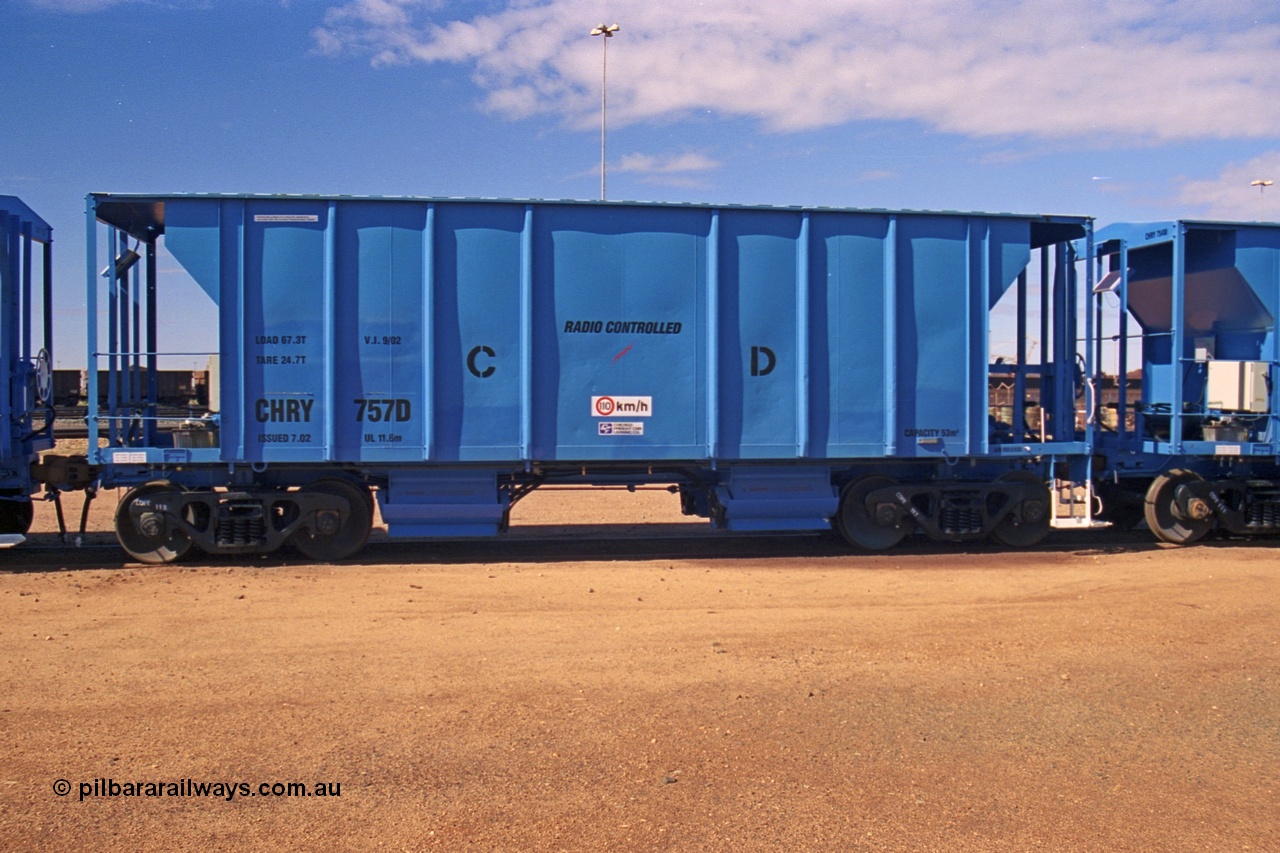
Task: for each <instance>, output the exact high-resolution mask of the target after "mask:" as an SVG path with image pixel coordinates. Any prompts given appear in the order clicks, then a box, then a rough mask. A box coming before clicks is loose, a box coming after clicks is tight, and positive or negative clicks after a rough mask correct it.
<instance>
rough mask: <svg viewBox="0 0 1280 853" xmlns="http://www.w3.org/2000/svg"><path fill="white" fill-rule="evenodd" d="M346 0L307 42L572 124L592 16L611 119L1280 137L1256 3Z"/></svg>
mask: <svg viewBox="0 0 1280 853" xmlns="http://www.w3.org/2000/svg"><path fill="white" fill-rule="evenodd" d="M450 8H452V7H451V6H449V5H447V4H444V3H442V2H434V0H349V2H346V3H344V4H342V5H339V6H335V7H332V8H330V10H329V11H328V13H327V14H326V16H325V21H324V26H323V27H321V28H318V29H317V30H316V33H315V39H316V43H317V46H318V47H319V48H320V50H321V51H322V52H325V53H329V54H337V53H341V52H345V51H354V52H357V53H360V54H364V55H368V56H369V57H370V58H371V61H372V62H373V63H374V64H403V63H412V62H450V63H462V64H465V65H469V66H470V67H472V69H473V71H474V75H475V79H476V81H477V83H478V84H479V85H480V86H481V87H483V88H484V89H485V90H486V91H487V96H486V101H485V103H486V106H487V107H488V108H489V109H491V110H493V111H495V112H498V113H501V114H504V115H508V116H511V117H524V116H530V115H535V114H549V115H558V116H562V117H564V118H565V120H566V121H568V122H569V123H570V124H572V125H575V126H580V127H584V128H585V127H589V126H590V124H591V122H592V121H593V119H594V115H595V109H596V107H597V105H598V98H599V85H600V71H601V51H602V49H603V45H602V41H603V39H600V38H592V37H590V36H589V35H588V32H589V31H590V29H591V27H592V26H594V25H595V24H597V23H599V22H601V21H602V20H604V19H605V18H608V21H609V22H610V23H612V22H614V21H617V22H618V23H619V24H620V25H621V27H622V29H621V32H619V34H618V36H617V37H616V38H614V39H612V40H611V41H610V43H609V49H608V50H609V54H608V56H609V58H608V65H609V112H610V121H611V122H613V123H615V124H617V125H623V124H626V123H634V122H640V121H648V120H655V119H656V120H664V119H671V118H679V117H681V116H683V115H687V114H690V113H693V112H696V111H706V110H711V111H714V112H716V113H718V114H720V115H722V116H730V117H742V116H745V117H750V118H754V119H756V120H758V121H760V122H762V123H763V124H764V125H765V126H766V127H768V128H770V129H772V130H776V131H792V130H803V129H809V128H816V127H823V126H830V125H836V124H841V123H845V122H848V121H851V120H857V119H891V120H893V119H905V120H913V121H918V122H922V123H923V124H925V125H926V126H929V127H932V128H934V129H937V130H941V131H946V132H954V133H960V134H965V135H970V136H1001V135H1009V134H1014V135H1022V134H1027V135H1032V136H1039V137H1045V138H1055V137H1064V136H1065V137H1071V138H1088V139H1091V140H1094V141H1097V142H1099V143H1102V144H1106V143H1109V142H1113V141H1124V142H1134V141H1139V142H1159V141H1165V140H1172V139H1194V138H1231V137H1269V136H1280V62H1277V61H1276V56H1277V55H1278V52H1280V7H1276V6H1275V5H1273V4H1269V3H1264V2H1262V0H1216V2H1215V1H1213V0H1163V2H1158V3H1152V2H1150V0H1079V2H1073V3H1066V2H1062V3H1045V2H1043V0H1039V2H1037V0H915V2H911V3H903V2H901V0H792V2H790V3H787V4H786V5H785V9H780V7H779V6H778V3H777V0H703V2H701V3H691V2H689V0H615V2H612V3H610V4H609V5H608V7H607V9H608V11H607V12H604V13H603V14H602V8H603V7H602V5H601V4H600V3H598V2H596V0H590V2H589V0H547V2H542V3H537V4H530V3H529V2H524V0H510V2H509V3H508V5H506V6H505V7H499V8H498V10H497V11H495V12H493V13H490V14H477V15H474V16H473V17H469V18H466V19H458V18H451V17H450V13H449V9H450Z"/></svg>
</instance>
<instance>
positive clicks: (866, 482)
mask: <svg viewBox="0 0 1280 853" xmlns="http://www.w3.org/2000/svg"><path fill="white" fill-rule="evenodd" d="M896 485H898V481H897V480H894V479H893V478H892V477H885V476H882V475H879V474H872V475H870V476H868V477H863V478H862V479H860V480H854V481H853V482H852V483H850V484H849V485H847V486H845V487H844V491H843V492H841V494H840V508H839V509H838V510H837V511H836V518H835V522H836V530H838V531H839V532H840V535H841V536H843V537H844V539H845V541H846V542H848V543H849V544H850V545H853V546H855V547H858V548H865V549H866V550H868V551H882V550H884V549H885V548H892V547H893V546H894V545H897V544H898V543H899V542H901V541H902V539H903V537H904V536H906V535H907V529H906V528H905V527H903V526H902V525H893V526H890V525H886V524H881V523H879V522H878V521H877V520H876V518H875V515H874V514H873V512H872V511H869V510H868V509H867V496H868V495H870V494H871V493H872V492H874V491H876V490H877V489H884V488H888V487H890V486H896Z"/></svg>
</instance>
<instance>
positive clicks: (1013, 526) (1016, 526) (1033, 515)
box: [991, 471, 1053, 548]
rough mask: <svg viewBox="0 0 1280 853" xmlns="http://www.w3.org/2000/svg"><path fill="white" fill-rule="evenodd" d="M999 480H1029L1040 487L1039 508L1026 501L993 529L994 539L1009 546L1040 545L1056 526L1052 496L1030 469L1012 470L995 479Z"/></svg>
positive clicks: (1021, 481) (1011, 481) (1008, 481)
mask: <svg viewBox="0 0 1280 853" xmlns="http://www.w3.org/2000/svg"><path fill="white" fill-rule="evenodd" d="M996 482H997V483H1026V484H1027V485H1029V486H1037V487H1039V488H1038V491H1037V497H1038V498H1039V501H1040V509H1039V511H1038V512H1037V511H1036V509H1035V508H1034V507H1030V508H1028V507H1027V506H1026V504H1027V502H1026V501H1023V505H1022V506H1021V507H1015V508H1014V509H1013V510H1012V511H1011V512H1010V513H1009V514H1008V515H1006V516H1005V517H1004V518H1002V519H1000V521H998V522H997V523H996V526H995V527H993V528H991V538H992V540H994V541H995V542H997V543H998V544H1000V545H1003V546H1005V547H1006V548H1030V547H1032V546H1034V545H1039V544H1040V543H1041V542H1042V541H1044V538H1045V537H1046V536H1048V535H1049V530H1050V529H1051V528H1052V526H1053V516H1052V514H1053V495H1052V494H1050V493H1049V487H1048V486H1046V485H1045V484H1044V480H1041V479H1040V477H1039V476H1037V475H1035V474H1033V473H1031V472H1030V471H1009V472H1007V473H1004V474H1001V475H1000V476H999V477H997V478H996Z"/></svg>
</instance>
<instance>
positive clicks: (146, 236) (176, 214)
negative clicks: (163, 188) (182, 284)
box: [95, 196, 221, 305]
mask: <svg viewBox="0 0 1280 853" xmlns="http://www.w3.org/2000/svg"><path fill="white" fill-rule="evenodd" d="M95 213H96V215H97V217H98V219H100V220H102V221H103V222H105V223H106V224H108V225H110V226H112V227H114V228H118V229H120V230H121V231H123V232H125V233H126V234H128V235H129V236H130V237H133V238H134V239H137V240H141V241H142V242H144V243H153V242H155V240H156V238H157V237H158V236H160V235H161V234H163V235H164V245H165V248H166V249H168V250H169V254H171V255H173V257H174V258H175V259H176V260H177V261H178V263H179V264H181V265H182V267H183V269H185V270H186V271H187V273H188V274H189V275H190V276H191V277H192V278H193V279H195V282H196V283H197V284H198V285H200V289H201V290H203V291H204V292H205V293H207V294H208V295H209V298H210V299H212V300H213V304H214V305H217V304H218V292H219V287H218V282H219V272H220V266H219V264H220V257H219V233H220V225H221V223H220V217H221V207H220V204H219V202H218V200H217V199H202V198H191V199H175V198H169V199H165V200H160V199H151V198H130V197H111V196H107V197H103V198H100V199H99V200H98V202H97V205H96V208H95Z"/></svg>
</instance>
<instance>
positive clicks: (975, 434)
mask: <svg viewBox="0 0 1280 853" xmlns="http://www.w3.org/2000/svg"><path fill="white" fill-rule="evenodd" d="M88 220H89V246H90V257H91V260H90V265H89V268H90V274H89V289H88V300H89V308H90V316H91V317H93V316H96V315H97V314H98V313H99V312H100V311H101V312H102V314H103V315H104V319H105V321H106V322H105V327H106V329H107V330H108V331H107V334H106V340H102V338H101V336H100V335H99V334H98V331H97V324H96V323H90V326H89V333H90V341H89V348H90V359H91V362H90V368H91V369H90V370H89V377H90V382H91V383H94V384H95V385H96V383H97V382H98V375H99V374H98V370H95V369H93V368H94V367H95V366H96V367H98V368H102V369H105V370H106V373H105V376H106V377H107V379H106V381H107V382H108V384H109V388H108V389H107V393H106V395H105V399H106V401H107V402H106V403H105V405H102V406H99V405H97V402H96V401H97V400H98V389H97V388H96V387H94V388H91V389H90V393H89V399H90V402H91V406H92V408H91V410H90V413H89V428H90V448H91V450H90V453H91V459H90V460H89V461H90V462H91V463H92V464H95V465H97V466H100V471H101V482H102V484H103V485H106V486H129V487H131V491H130V492H129V494H128V496H127V497H126V498H125V500H124V501H123V502H122V503H121V506H120V510H119V513H118V516H117V533H118V534H119V536H120V540H121V542H122V544H123V545H124V547H125V548H126V550H128V551H129V552H130V553H131V554H133V555H134V556H135V557H137V558H139V559H143V560H151V561H164V560H169V559H173V558H175V557H177V556H179V555H180V554H181V553H183V552H184V551H185V550H186V549H187V548H189V547H190V546H191V545H192V544H196V545H198V546H200V547H201V548H204V549H205V550H208V551H211V552H215V553H241V552H252V551H265V550H271V549H273V548H275V547H278V546H279V545H281V544H283V543H285V542H293V543H294V544H295V545H296V546H297V547H298V548H299V549H300V550H301V551H302V552H303V553H304V554H307V555H309V556H312V557H315V558H319V559H340V558H343V557H345V556H348V555H350V554H352V553H354V552H355V551H356V550H357V549H359V548H360V547H361V545H362V544H363V543H364V541H365V538H366V537H367V535H368V532H369V528H370V524H371V520H372V517H373V512H374V505H373V499H372V498H371V494H372V495H373V496H376V501H377V505H378V508H379V510H380V511H381V515H382V517H383V519H384V521H385V522H386V523H387V526H388V531H389V534H390V535H392V536H415V537H418V536H421V537H430V536H456V535H484V534H493V533H497V532H499V531H500V530H502V529H503V528H504V527H505V525H506V520H507V517H508V512H509V510H510V507H511V505H512V503H514V502H515V501H516V500H518V499H520V498H521V497H522V496H524V495H525V494H527V493H528V492H529V491H530V490H531V489H534V488H537V487H539V486H542V485H548V484H560V483H574V484H599V485H626V486H636V485H641V484H653V483H660V484H669V485H671V486H673V487H674V490H675V491H677V492H678V493H679V496H680V500H681V503H682V506H683V508H684V510H685V512H686V513H689V514H696V515H700V516H704V517H707V518H709V519H711V520H712V521H713V522H714V523H715V524H717V525H719V526H723V527H727V528H730V529H736V530H816V529H823V528H829V527H830V526H832V525H833V524H834V526H835V527H836V528H837V529H838V530H840V532H841V533H843V534H844V535H845V536H846V538H848V539H849V540H850V541H851V542H853V543H855V544H858V545H861V546H865V547H873V548H879V547H886V546H888V545H891V544H893V543H895V542H897V541H898V540H900V539H901V538H902V537H903V536H905V535H907V534H908V533H911V532H913V531H923V532H924V533H927V534H929V535H931V536H933V537H935V538H940V539H973V538H980V537H985V536H988V535H992V536H994V537H995V538H997V539H999V540H1001V541H1003V542H1007V543H1009V544H1015V545H1018V544H1030V543H1032V542H1035V541H1038V540H1039V539H1040V538H1041V537H1042V536H1043V535H1044V534H1045V533H1046V532H1047V531H1048V529H1049V526H1050V523H1051V520H1052V516H1053V509H1052V506H1051V504H1052V499H1051V495H1050V491H1049V489H1048V488H1047V487H1046V482H1050V481H1052V480H1053V479H1054V477H1055V476H1058V477H1061V478H1069V479H1074V480H1077V481H1080V480H1085V481H1087V477H1088V465H1089V458H1090V456H1089V451H1090V449H1091V445H1090V437H1089V430H1090V429H1091V428H1092V427H1091V425H1088V424H1086V423H1084V419H1083V418H1081V417H1079V416H1078V409H1079V408H1080V407H1081V406H1082V405H1083V403H1082V399H1083V397H1082V395H1083V380H1084V377H1085V375H1086V373H1087V372H1088V371H1091V370H1092V369H1093V365H1092V358H1093V353H1092V351H1091V350H1090V349H1089V348H1088V347H1081V346H1080V345H1079V343H1078V342H1079V341H1081V340H1088V339H1090V337H1091V335H1092V332H1091V330H1090V329H1084V330H1081V329H1078V328H1077V325H1078V323H1080V322H1081V319H1080V318H1081V317H1082V316H1083V317H1084V322H1086V323H1088V322H1091V319H1090V317H1089V315H1088V314H1087V312H1082V310H1081V309H1082V308H1083V306H1084V305H1085V304H1086V299H1087V293H1088V287H1089V283H1090V282H1089V280H1090V277H1091V271H1090V267H1089V265H1088V264H1077V260H1078V257H1077V251H1078V250H1077V249H1076V245H1077V241H1079V245H1083V246H1086V247H1091V242H1090V241H1091V222H1090V220H1088V219H1087V218H1084V217H1071V216H1060V217H1059V216H1038V215H1035V216H1032V215H1012V214H982V213H927V212H910V211H884V210H842V209H803V208H763V207H714V206H705V205H676V204H638V203H581V202H548V201H536V202H533V201H487V200H460V199H429V198H427V199H413V198H377V199H367V198H351V197H299V196H245V195H116V194H93V195H91V196H90V197H89V199H88ZM158 246H163V248H164V250H166V251H167V253H168V254H169V255H171V256H172V257H173V258H174V259H175V260H176V261H177V262H178V263H179V264H180V265H181V266H182V267H183V268H184V269H185V270H186V271H187V273H189V274H190V276H191V278H193V279H194V280H195V282H196V283H197V284H198V285H199V287H200V289H201V290H202V291H203V293H204V294H205V295H207V297H208V300H209V302H210V306H211V310H212V313H211V315H210V316H212V317H213V318H214V319H213V320H212V322H214V323H216V325H217V342H218V343H217V347H216V351H215V352H213V353H211V356H212V358H211V369H212V371H213V375H214V377H215V378H214V379H213V380H211V381H212V382H213V384H214V386H215V387H214V389H213V393H211V397H212V398H213V403H212V405H211V407H210V411H209V412H208V413H207V414H206V415H205V416H204V417H201V418H198V419H196V418H187V419H183V420H181V421H173V420H172V419H168V420H166V418H165V416H164V414H163V413H162V412H160V411H159V410H158V408H157V406H156V405H155V401H154V397H153V396H152V392H153V390H154V389H153V381H152V379H151V378H150V377H152V376H154V374H155V368H156V365H157V363H158V362H159V360H160V359H163V358H164V357H165V355H166V354H165V353H163V352H161V351H160V350H159V348H158V347H157V343H156V341H157V329H158V328H159V326H160V324H161V323H164V324H172V323H182V322H183V321H184V317H183V315H182V313H179V314H177V315H173V314H171V315H169V316H165V317H160V316H159V311H158V305H159V301H158V300H157V289H158V288H159V287H160V286H161V283H160V281H159V277H158V275H157V264H158V261H157V247H158ZM1084 251H1085V252H1086V253H1087V251H1088V249H1087V248H1086V249H1085V250H1084ZM1087 256H1088V255H1087V254H1085V255H1082V257H1087ZM1036 257H1038V258H1039V263H1038V264H1037V263H1036V262H1035V261H1034V260H1033V259H1034V258H1036ZM1080 267H1083V269H1084V271H1085V272H1084V274H1083V275H1081V274H1080V272H1079V268H1080ZM1006 294H1007V296H1006ZM997 305H1003V306H1004V308H1002V313H1001V316H1002V317H1005V318H1006V319H1004V320H1000V321H997V322H1002V323H1005V324H1007V326H1008V328H1007V329H1006V330H1004V331H1006V332H1007V334H1008V335H1009V336H1016V337H1017V339H1018V340H1019V341H1020V343H1018V344H1017V348H1018V351H1017V352H1016V353H1011V357H1010V358H1009V359H1005V360H1004V362H1005V363H1004V364H1001V365H995V366H993V364H992V361H993V359H992V358H991V340H992V337H993V335H994V334H996V330H995V329H994V328H993V319H992V318H993V311H994V309H995V308H996V306H997ZM184 310H185V309H184ZM1037 325H1038V330H1039V331H1040V332H1041V337H1040V341H1042V344H1041V346H1040V348H1039V352H1038V353H1035V354H1030V353H1028V352H1027V345H1026V341H1027V340H1028V338H1029V337H1031V336H1032V335H1031V334H1029V333H1028V329H1029V328H1030V329H1033V330H1034V329H1036V327H1037ZM993 371H996V372H998V373H999V372H1002V371H1003V373H1002V375H1005V376H1007V377H1008V380H1009V383H1010V385H1011V387H1012V388H1013V390H1014V393H1013V395H1012V398H1011V400H1010V401H1009V402H1008V404H1007V405H1005V406H1003V407H1002V408H1000V410H999V411H996V410H994V409H993V408H992V406H991V400H990V395H989V386H990V378H991V375H992V372H993ZM100 439H102V440H101V441H100ZM100 445H101V446H100Z"/></svg>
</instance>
